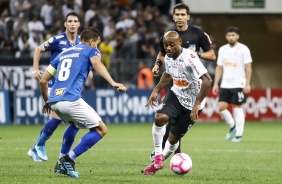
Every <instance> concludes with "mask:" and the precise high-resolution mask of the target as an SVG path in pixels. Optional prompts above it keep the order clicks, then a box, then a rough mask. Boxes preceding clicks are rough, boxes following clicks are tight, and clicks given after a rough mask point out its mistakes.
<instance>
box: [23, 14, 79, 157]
mask: <svg viewBox="0 0 282 184" xmlns="http://www.w3.org/2000/svg"><path fill="white" fill-rule="evenodd" d="M64 25H65V27H66V31H65V32H63V33H61V34H59V35H56V36H52V37H51V38H49V40H48V41H46V42H44V43H43V44H42V45H40V46H38V47H37V48H36V50H35V53H34V58H33V70H34V71H33V78H35V79H37V80H40V77H41V75H42V73H43V72H42V71H41V70H39V60H40V55H41V54H42V53H43V52H46V51H50V52H51V58H50V59H51V61H52V60H53V59H55V58H56V56H57V55H58V54H59V53H61V52H62V51H63V50H65V49H67V48H70V47H72V46H74V45H77V44H78V43H79V42H80V38H79V36H78V35H77V31H78V28H79V26H80V22H79V16H78V14H77V13H75V12H70V13H69V14H67V16H66V20H65V23H64ZM53 82H54V81H53V80H51V81H50V82H49V84H48V87H49V88H50V89H51V87H52V85H53ZM60 123H61V120H60V118H59V117H58V116H57V115H56V113H54V112H51V114H50V117H49V121H48V122H47V123H46V125H45V126H44V127H43V129H42V130H41V132H40V135H39V137H38V139H37V140H36V142H35V144H34V146H33V147H32V148H31V149H30V150H29V151H28V155H29V156H30V157H32V159H33V160H34V161H35V162H41V161H42V160H44V161H46V160H47V159H48V157H47V155H46V150H45V143H46V141H47V140H48V139H49V138H50V137H51V135H52V134H53V132H54V131H55V130H56V128H57V127H58V125H59V124H60ZM77 131H78V128H76V127H74V126H69V127H68V128H67V129H66V132H65V134H64V137H63V139H66V140H69V142H65V143H66V144H69V145H72V143H73V141H74V140H70V139H68V136H69V134H76V133H77Z"/></svg>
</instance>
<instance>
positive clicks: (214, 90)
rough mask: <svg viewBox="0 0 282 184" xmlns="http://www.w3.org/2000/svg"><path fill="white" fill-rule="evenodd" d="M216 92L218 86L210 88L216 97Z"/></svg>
mask: <svg viewBox="0 0 282 184" xmlns="http://www.w3.org/2000/svg"><path fill="white" fill-rule="evenodd" d="M218 92H219V87H218V85H214V86H213V87H212V93H213V94H214V95H218Z"/></svg>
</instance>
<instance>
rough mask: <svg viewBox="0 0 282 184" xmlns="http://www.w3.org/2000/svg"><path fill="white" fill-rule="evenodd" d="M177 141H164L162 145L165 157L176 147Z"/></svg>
mask: <svg viewBox="0 0 282 184" xmlns="http://www.w3.org/2000/svg"><path fill="white" fill-rule="evenodd" d="M178 145H179V141H178V142H177V143H176V144H173V145H172V144H170V142H169V141H168V140H166V142H165V147H164V151H163V153H164V157H165V159H167V158H168V157H169V156H170V155H171V154H172V153H173V152H174V151H175V150H176V149H177V147H178Z"/></svg>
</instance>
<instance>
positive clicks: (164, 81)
mask: <svg viewBox="0 0 282 184" xmlns="http://www.w3.org/2000/svg"><path fill="white" fill-rule="evenodd" d="M171 80H172V78H171V76H170V75H169V74H167V73H166V72H164V73H163V75H162V77H161V79H160V81H159V83H158V84H157V85H156V87H155V88H154V90H153V92H152V94H151V96H150V98H149V100H148V102H147V104H146V105H145V107H147V106H148V105H150V106H151V107H152V108H154V107H156V100H157V97H158V93H159V92H160V91H161V90H162V89H163V88H164V87H165V86H166V85H167V84H168V83H169V82H170V81H171Z"/></svg>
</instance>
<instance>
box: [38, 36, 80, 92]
mask: <svg viewBox="0 0 282 184" xmlns="http://www.w3.org/2000/svg"><path fill="white" fill-rule="evenodd" d="M79 42H80V37H79V36H78V35H77V36H76V40H75V42H74V43H71V42H70V41H69V40H68V38H67V35H66V33H65V32H63V33H61V34H58V35H55V36H52V37H51V38H49V39H48V40H47V41H46V42H44V44H43V45H44V49H45V50H46V51H50V52H51V56H50V61H52V60H54V59H55V58H56V57H57V55H58V54H60V53H61V52H62V51H64V50H66V49H68V48H70V47H72V46H74V45H77V44H79ZM53 83H54V79H52V80H51V81H50V82H49V83H48V87H50V88H51V87H52V85H53Z"/></svg>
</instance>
